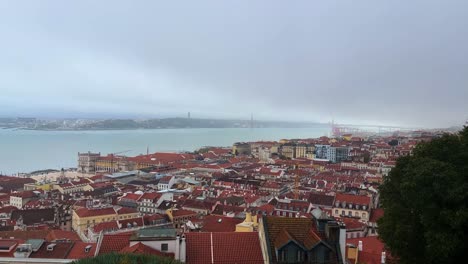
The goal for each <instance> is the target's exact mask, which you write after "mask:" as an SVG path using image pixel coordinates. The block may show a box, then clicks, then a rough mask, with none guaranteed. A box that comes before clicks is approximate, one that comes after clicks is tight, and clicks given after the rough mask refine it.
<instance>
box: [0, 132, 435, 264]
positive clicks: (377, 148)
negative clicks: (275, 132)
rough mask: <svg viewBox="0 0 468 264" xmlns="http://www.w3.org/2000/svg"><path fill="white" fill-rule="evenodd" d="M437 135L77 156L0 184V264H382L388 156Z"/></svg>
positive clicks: (391, 163)
mask: <svg viewBox="0 0 468 264" xmlns="http://www.w3.org/2000/svg"><path fill="white" fill-rule="evenodd" d="M441 135H442V132H427V131H412V132H405V133H401V132H394V133H393V134H392V135H390V136H379V135H377V134H374V135H371V136H369V135H368V136H359V135H352V134H342V135H335V137H320V138H313V139H290V140H288V139H282V140H279V141H268V142H267V141H260V142H237V143H234V144H233V145H232V147H231V148H221V147H206V148H202V149H199V150H198V151H195V152H187V153H147V154H146V155H139V156H134V157H130V156H125V155H123V154H118V153H114V154H101V153H92V152H84V153H78V157H77V167H76V169H73V170H67V171H65V170H62V171H61V172H40V173H36V175H35V176H32V177H11V176H2V177H0V188H1V190H2V194H1V196H0V202H1V209H0V216H1V220H0V221H1V231H0V237H1V239H0V245H2V253H1V255H0V256H1V257H2V258H6V259H5V261H6V262H5V263H9V262H8V261H9V260H10V259H14V258H22V259H28V261H27V263H43V262H40V261H50V260H51V259H53V260H54V263H68V262H71V261H72V260H76V259H81V258H89V257H94V256H99V255H103V254H107V253H111V252H120V253H144V254H151V255H156V256H161V257H164V258H169V259H173V260H175V261H180V262H186V263H300V262H308V263H386V260H388V259H391V255H390V254H389V253H388V252H387V251H386V249H385V247H384V244H383V242H382V241H381V240H379V239H378V234H379V228H378V224H377V221H378V220H379V218H381V217H382V216H383V214H384V211H383V209H382V208H380V202H379V197H380V195H379V186H380V185H381V183H382V182H383V180H384V178H385V177H387V176H388V174H389V172H390V171H391V170H392V168H394V167H395V164H396V160H397V159H398V158H399V157H402V156H407V155H411V153H412V151H413V149H414V147H415V146H416V145H417V144H418V143H420V142H428V141H431V140H432V139H434V138H438V137H440V136H441ZM2 258H0V262H2V261H3V259H2ZM2 263H3V262H2ZM12 263H13V262H12ZM15 263H16V262H15Z"/></svg>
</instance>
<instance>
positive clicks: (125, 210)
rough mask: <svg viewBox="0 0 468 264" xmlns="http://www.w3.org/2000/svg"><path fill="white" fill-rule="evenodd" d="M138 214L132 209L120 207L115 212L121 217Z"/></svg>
mask: <svg viewBox="0 0 468 264" xmlns="http://www.w3.org/2000/svg"><path fill="white" fill-rule="evenodd" d="M134 213H138V211H137V210H136V209H134V208H129V207H122V208H120V209H119V210H117V214H119V215H122V214H134Z"/></svg>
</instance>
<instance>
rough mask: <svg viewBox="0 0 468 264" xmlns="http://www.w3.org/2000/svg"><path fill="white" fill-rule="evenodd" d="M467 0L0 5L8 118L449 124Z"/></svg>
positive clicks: (467, 81)
mask: <svg viewBox="0 0 468 264" xmlns="http://www.w3.org/2000/svg"><path fill="white" fill-rule="evenodd" d="M466 10H468V2H466V1H443V2H442V1H427V0H426V1H422V0H416V1H401V0H399V1H385V2H384V1H377V2H376V1H371V0H366V1H351V2H345V1H324V2H315V1H294V2H284V1H236V2H226V1H194V2H188V3H184V4H180V3H167V2H162V1H161V2H160V1H136V2H127V1H115V0H114V1H110V0H108V1H104V0H103V1H98V2H96V1H76V2H63V1H52V0H44V1H1V2H0V33H1V34H2V39H3V40H4V41H3V42H2V43H0V89H1V94H0V105H2V110H1V111H0V116H1V117H7V116H8V117H15V116H31V117H39V118H68V117H71V118H165V117H184V116H186V113H187V112H191V115H192V117H194V118H216V119H242V120H248V119H250V114H251V113H254V118H255V119H256V120H265V121H271V120H278V121H291V122H296V121H298V122H319V123H327V122H330V121H331V120H333V119H334V120H335V121H336V122H338V123H348V124H349V123H353V124H378V125H400V126H407V127H449V126H453V125H461V124H463V123H464V122H465V120H466V119H467V118H468V103H467V101H468V100H467V99H468V87H467V85H468V63H467V62H466V58H467V57H468V18H467V17H466Z"/></svg>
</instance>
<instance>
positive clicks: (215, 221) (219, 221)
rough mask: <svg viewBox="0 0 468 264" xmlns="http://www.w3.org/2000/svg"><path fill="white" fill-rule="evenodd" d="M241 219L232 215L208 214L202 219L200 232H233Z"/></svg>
mask: <svg viewBox="0 0 468 264" xmlns="http://www.w3.org/2000/svg"><path fill="white" fill-rule="evenodd" d="M242 222H243V220H242V219H239V218H233V217H225V216H216V215H208V216H206V217H205V218H204V219H203V220H202V228H201V231H202V232H234V231H236V225H237V224H240V223H242Z"/></svg>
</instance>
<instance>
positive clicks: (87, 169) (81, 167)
mask: <svg viewBox="0 0 468 264" xmlns="http://www.w3.org/2000/svg"><path fill="white" fill-rule="evenodd" d="M100 157H101V153H92V152H90V151H88V152H86V153H79V152H78V168H77V169H78V171H79V172H83V173H95V172H96V161H98V160H99V158H100Z"/></svg>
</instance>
